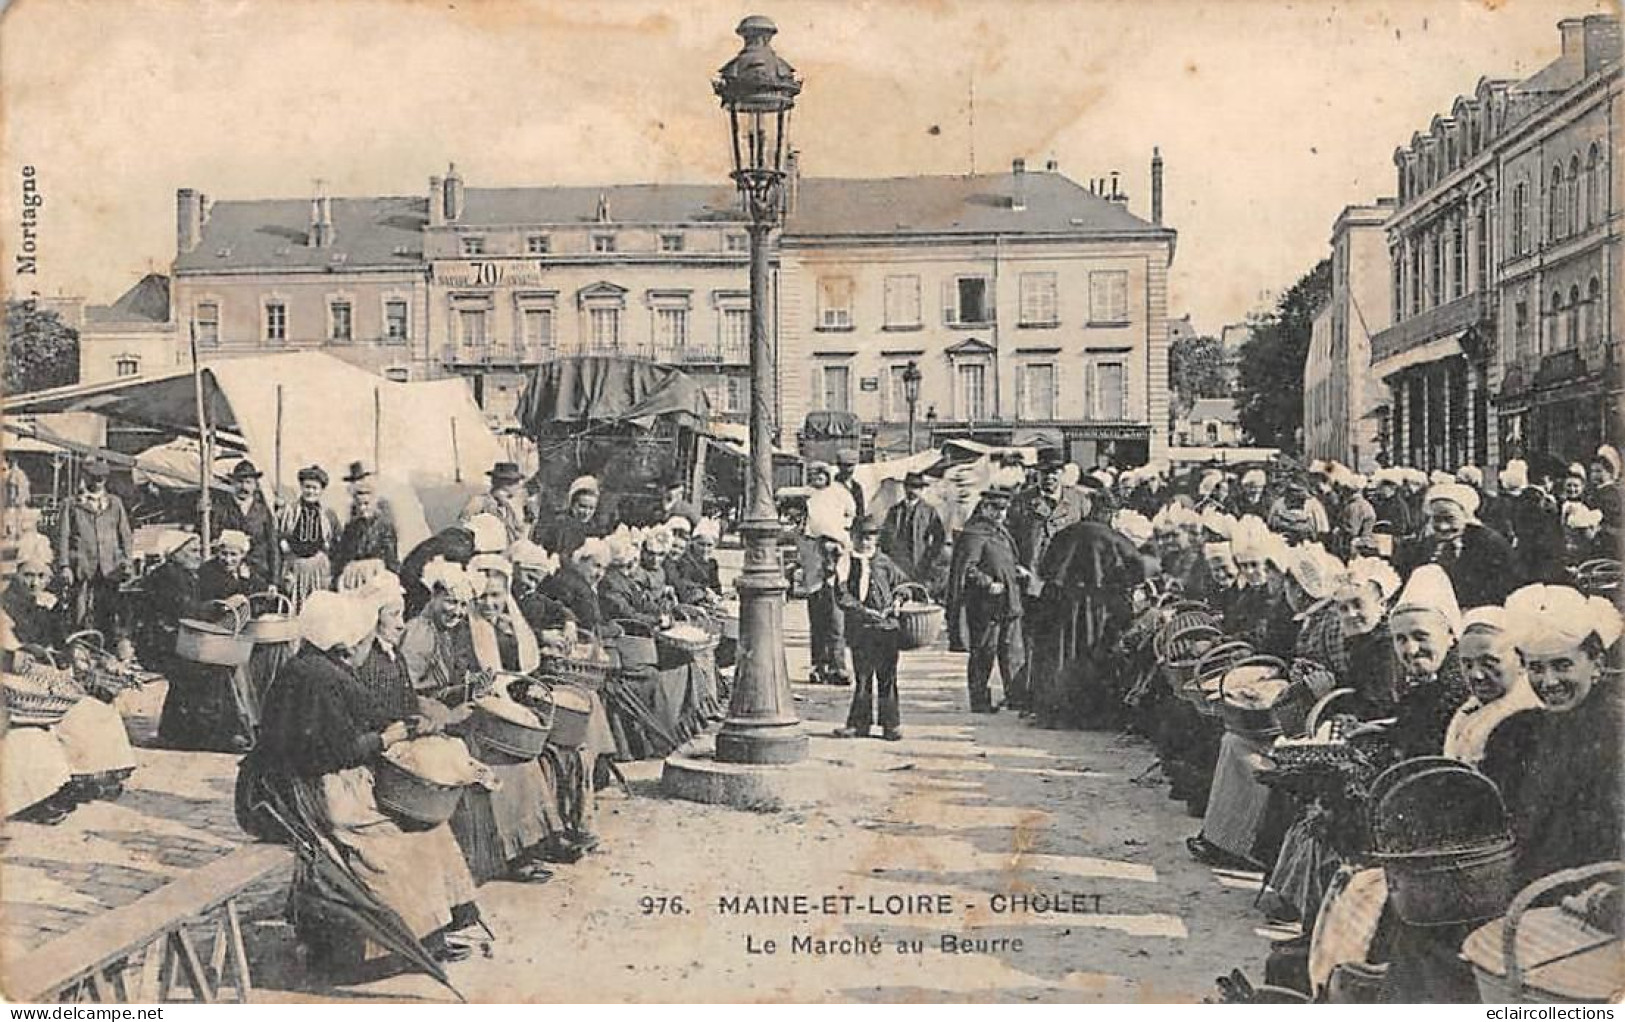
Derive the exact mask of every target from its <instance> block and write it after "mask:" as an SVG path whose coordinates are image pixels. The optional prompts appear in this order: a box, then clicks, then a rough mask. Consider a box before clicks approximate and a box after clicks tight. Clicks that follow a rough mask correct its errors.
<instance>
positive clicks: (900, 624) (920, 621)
mask: <svg viewBox="0 0 1625 1022" xmlns="http://www.w3.org/2000/svg"><path fill="white" fill-rule="evenodd" d="M913 593H918V594H919V599H918V600H905V599H904V598H903V597H904V595H905V594H913ZM896 597H897V599H898V601H899V602H898V604H897V648H898V649H925V648H927V647H929V646H934V645H936V643H937V640H938V639H939V638H941V637H942V630H943V628H944V626H946V624H947V622H948V612H947V611H945V610H944V609H943V608H942V607H940V606H938V605H937V604H935V603H932V602H931V591H930V590H928V589H926V588H925V586H922V585H920V584H919V583H917V582H905V583H904V584H903V585H900V586H898V587H897V592H896Z"/></svg>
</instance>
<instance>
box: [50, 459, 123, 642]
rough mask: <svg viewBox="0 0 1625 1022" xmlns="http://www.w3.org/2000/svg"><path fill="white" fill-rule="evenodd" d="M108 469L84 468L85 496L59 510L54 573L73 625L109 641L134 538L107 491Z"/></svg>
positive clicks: (101, 464) (99, 463)
mask: <svg viewBox="0 0 1625 1022" xmlns="http://www.w3.org/2000/svg"><path fill="white" fill-rule="evenodd" d="M110 474H111V469H110V468H109V467H108V464H107V462H106V461H104V460H103V459H101V458H96V459H93V460H92V461H91V462H89V463H88V464H87V465H86V466H85V492H84V493H81V494H80V495H79V498H78V499H77V500H75V501H74V502H73V504H72V505H71V506H69V507H68V508H66V509H65V510H64V511H63V512H62V523H61V525H60V526H59V528H58V532H57V545H56V559H57V570H58V572H59V573H60V575H61V576H62V583H63V585H64V586H65V587H66V589H67V592H68V594H69V597H70V602H69V604H68V608H69V612H70V613H71V614H72V615H73V621H74V626H75V628H76V629H79V628H95V629H96V630H98V631H100V632H101V633H102V634H103V635H104V636H106V637H107V639H108V641H109V642H111V641H112V640H113V639H114V637H115V636H117V635H119V634H120V633H119V631H118V602H119V601H118V589H119V583H120V582H122V581H123V579H124V577H125V575H126V574H128V572H129V569H130V554H131V552H132V551H133V550H134V547H135V543H134V536H133V533H132V532H131V530H130V516H129V514H128V513H127V512H126V511H125V510H124V502H123V501H121V500H119V499H118V497H117V496H115V495H113V494H111V493H108V492H107V477H108V476H109V475H110Z"/></svg>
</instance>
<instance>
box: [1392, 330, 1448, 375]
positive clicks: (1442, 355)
mask: <svg viewBox="0 0 1625 1022" xmlns="http://www.w3.org/2000/svg"><path fill="white" fill-rule="evenodd" d="M1468 333H1469V331H1466V330H1463V331H1462V332H1460V333H1457V334H1450V335H1448V336H1445V337H1435V338H1434V339H1433V340H1431V341H1428V342H1427V343H1426V344H1418V345H1417V346H1416V347H1414V348H1407V349H1406V350H1404V351H1401V352H1399V353H1398V354H1396V355H1393V356H1391V357H1389V358H1385V359H1383V360H1382V361H1381V362H1373V363H1371V374H1372V375H1373V376H1375V377H1376V378H1377V379H1380V380H1385V379H1387V378H1388V377H1390V376H1393V375H1394V374H1395V373H1400V372H1404V371H1405V370H1406V369H1409V368H1411V367H1412V366H1419V365H1427V364H1428V363H1429V362H1438V361H1442V360H1443V359H1447V358H1456V357H1457V356H1462V355H1465V354H1466V352H1465V351H1463V350H1462V347H1461V342H1462V340H1463V339H1464V338H1466V336H1467V334H1468Z"/></svg>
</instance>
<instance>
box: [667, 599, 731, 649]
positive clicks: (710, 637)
mask: <svg viewBox="0 0 1625 1022" xmlns="http://www.w3.org/2000/svg"><path fill="white" fill-rule="evenodd" d="M673 617H674V618H675V619H676V620H678V621H682V622H685V623H687V624H691V625H695V626H697V627H699V628H701V629H703V630H704V631H705V638H703V639H684V638H680V637H678V636H674V635H672V634H671V633H670V632H666V631H659V632H656V633H655V644H656V645H658V646H659V647H660V651H661V652H662V653H664V654H665V655H666V656H667V657H671V656H673V655H675V656H677V657H694V656H697V655H699V654H701V653H709V652H710V651H712V650H714V649H716V648H717V643H718V642H719V641H721V635H720V634H719V633H718V632H717V631H716V630H715V628H714V626H713V625H712V623H711V619H710V618H708V617H706V616H705V615H703V614H700V613H697V612H695V611H693V610H690V609H688V608H686V607H678V608H677V610H676V612H675V613H674V614H673Z"/></svg>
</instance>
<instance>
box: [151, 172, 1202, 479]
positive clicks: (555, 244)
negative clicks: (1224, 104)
mask: <svg viewBox="0 0 1625 1022" xmlns="http://www.w3.org/2000/svg"><path fill="white" fill-rule="evenodd" d="M1152 176H1153V194H1154V198H1153V203H1152V205H1153V212H1152V218H1151V221H1146V220H1143V219H1141V218H1139V217H1137V216H1135V215H1134V214H1132V213H1130V212H1129V211H1128V205H1127V197H1126V196H1124V195H1122V194H1121V192H1120V191H1118V189H1117V186H1116V183H1115V179H1114V180H1113V183H1112V185H1111V186H1110V189H1108V187H1107V185H1106V182H1105V180H1104V179H1103V180H1101V181H1098V182H1094V183H1093V184H1092V185H1091V186H1090V187H1087V188H1086V187H1084V186H1082V185H1079V184H1077V183H1075V182H1073V181H1071V180H1069V179H1067V178H1066V177H1063V176H1062V175H1061V174H1060V173H1059V172H1058V171H1057V170H1056V168H1055V167H1054V166H1053V165H1051V167H1050V168H1048V169H1047V170H1045V171H1044V172H1033V173H1028V172H1027V171H1026V169H1025V166H1024V165H1022V164H1021V162H1020V161H1017V163H1016V164H1015V165H1014V167H1013V169H1012V172H1011V173H1009V174H992V175H978V176H952V177H947V176H944V177H912V178H894V179H883V180H855V179H844V178H828V179H818V178H809V179H805V180H803V179H801V178H800V177H799V176H797V175H795V174H794V173H792V177H791V181H790V184H789V187H788V200H787V205H788V210H787V218H786V224H785V229H784V230H783V232H781V233H780V234H779V236H778V244H777V246H776V249H775V251H774V252H773V253H772V261H773V267H772V278H771V288H770V290H771V293H770V295H769V300H768V317H769V324H770V329H771V330H772V331H773V336H772V338H771V341H772V343H773V344H774V345H775V346H776V350H777V353H778V364H779V388H778V389H779V393H778V407H777V412H778V415H779V420H780V423H781V434H782V435H783V436H785V437H789V436H794V435H795V434H796V433H797V432H798V431H799V430H800V428H801V426H802V424H803V423H804V421H805V420H806V416H807V413H809V412H813V411H835V412H852V413H856V414H857V415H858V416H859V417H860V418H861V419H863V420H865V423H866V427H867V428H866V431H865V432H866V434H868V433H873V434H874V435H875V436H876V438H877V446H878V447H879V448H880V450H881V453H882V454H890V453H902V452H903V451H904V450H905V449H906V446H907V416H908V410H907V407H906V401H905V400H904V394H905V388H904V387H903V383H902V372H903V369H904V367H906V365H907V364H908V363H909V362H910V361H914V362H915V363H916V364H917V365H918V367H919V369H920V372H921V374H922V380H921V388H920V399H919V402H918V405H917V407H916V409H915V410H916V413H917V418H918V420H919V427H920V428H919V432H918V440H919V442H920V444H921V445H923V444H924V443H926V442H928V441H929V439H930V438H931V437H932V436H933V435H935V436H938V437H944V438H946V437H952V436H962V437H976V438H979V439H985V440H990V441H997V442H1009V441H1011V440H1012V439H1025V440H1031V439H1033V438H1035V437H1037V436H1044V437H1046V438H1048V439H1049V440H1051V441H1052V442H1054V443H1056V444H1057V445H1062V446H1065V447H1066V448H1067V449H1068V450H1070V452H1071V454H1072V456H1073V457H1074V458H1075V459H1077V460H1079V461H1080V463H1082V464H1085V465H1089V466H1092V465H1094V464H1096V463H1097V462H1107V461H1116V462H1121V463H1124V464H1139V463H1142V462H1143V461H1145V460H1146V459H1147V458H1148V457H1153V456H1156V452H1157V451H1159V450H1160V449H1161V448H1162V447H1163V446H1165V445H1166V443H1167V432H1168V426H1167V423H1168V419H1167V415H1168V404H1167V401H1168V399H1167V347H1168V334H1169V329H1170V328H1169V320H1168V314H1167V274H1168V267H1169V264H1170V263H1171V261H1172V259H1173V254H1174V241H1175V233H1174V232H1173V231H1172V230H1170V229H1168V228H1166V227H1163V226H1161V225H1160V223H1158V222H1157V221H1159V220H1160V183H1161V170H1160V159H1159V160H1156V161H1154V163H1153V175H1152ZM177 217H178V220H177V256H176V260H175V267H174V299H175V300H174V308H175V310H176V318H177V322H178V324H179V328H180V332H181V336H182V339H183V341H184V340H185V339H186V338H187V337H189V336H192V335H195V336H196V337H197V339H198V343H199V347H200V350H201V351H202V352H203V354H204V357H205V358H223V357H230V356H232V355H234V354H237V353H246V352H256V353H262V352H264V351H265V350H267V349H272V350H275V349H281V348H304V347H321V348H322V349H324V350H327V351H329V352H330V353H332V354H335V355H338V356H339V357H342V358H345V359H346V360H347V361H350V362H352V363H354V364H357V365H360V366H363V367H365V368H368V369H371V370H372V371H374V372H378V373H380V374H381V375H385V376H388V377H391V378H395V379H417V378H433V377H439V376H445V375H452V374H456V375H463V376H466V377H468V378H469V380H470V384H471V387H472V389H473V391H474V394H475V397H476V400H478V401H479V403H480V404H481V405H482V407H484V408H485V409H486V412H487V415H488V416H489V417H490V419H491V421H492V422H493V424H494V425H505V424H509V423H511V421H512V413H513V408H514V405H515V402H516V401H517V398H518V396H519V392H520V389H521V388H522V386H523V382H524V379H525V378H526V375H527V374H528V371H529V370H530V369H531V368H532V367H533V366H535V365H537V364H539V363H541V362H544V361H546V360H548V359H551V358H554V357H556V356H560V355H568V354H579V353H618V354H622V355H629V356H634V357H640V358H648V359H652V360H655V361H659V362H662V363H666V364H672V365H678V366H681V367H682V368H683V369H684V370H685V372H687V373H688V374H689V375H691V376H693V377H695V378H696V379H697V380H699V381H700V383H701V385H702V386H704V387H705V388H706V390H707V392H708V394H709V396H710V397H711V406H712V410H713V413H714V415H715V416H716V417H717V418H719V419H723V420H728V419H732V420H735V421H740V422H743V421H744V420H745V418H746V417H747V415H748V410H749V407H750V393H749V357H750V351H749V347H750V293H749V265H748V264H749V238H748V234H747V231H746V226H747V225H746V221H745V219H744V216H743V214H742V213H741V211H740V210H739V207H738V198H737V195H736V193H735V192H734V190H733V189H732V187H730V186H727V185H715V186H713V185H655V184H645V185H614V186H605V187H540V188H473V187H468V186H467V185H466V184H465V182H464V180H463V178H462V175H461V174H460V173H459V172H458V171H457V169H456V168H455V166H454V167H452V168H450V169H449V170H448V171H447V173H446V174H445V175H443V176H436V177H432V178H430V180H429V189H428V194H427V196H409V197H373V198H331V197H327V196H324V195H317V196H316V197H315V198H313V199H310V200H251V201H232V202H217V203H210V202H209V201H208V200H207V199H205V198H204V196H202V195H200V194H199V193H197V192H196V191H194V190H191V189H182V190H181V191H180V192H179V193H178V194H177ZM1018 434H1019V435H1018Z"/></svg>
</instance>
